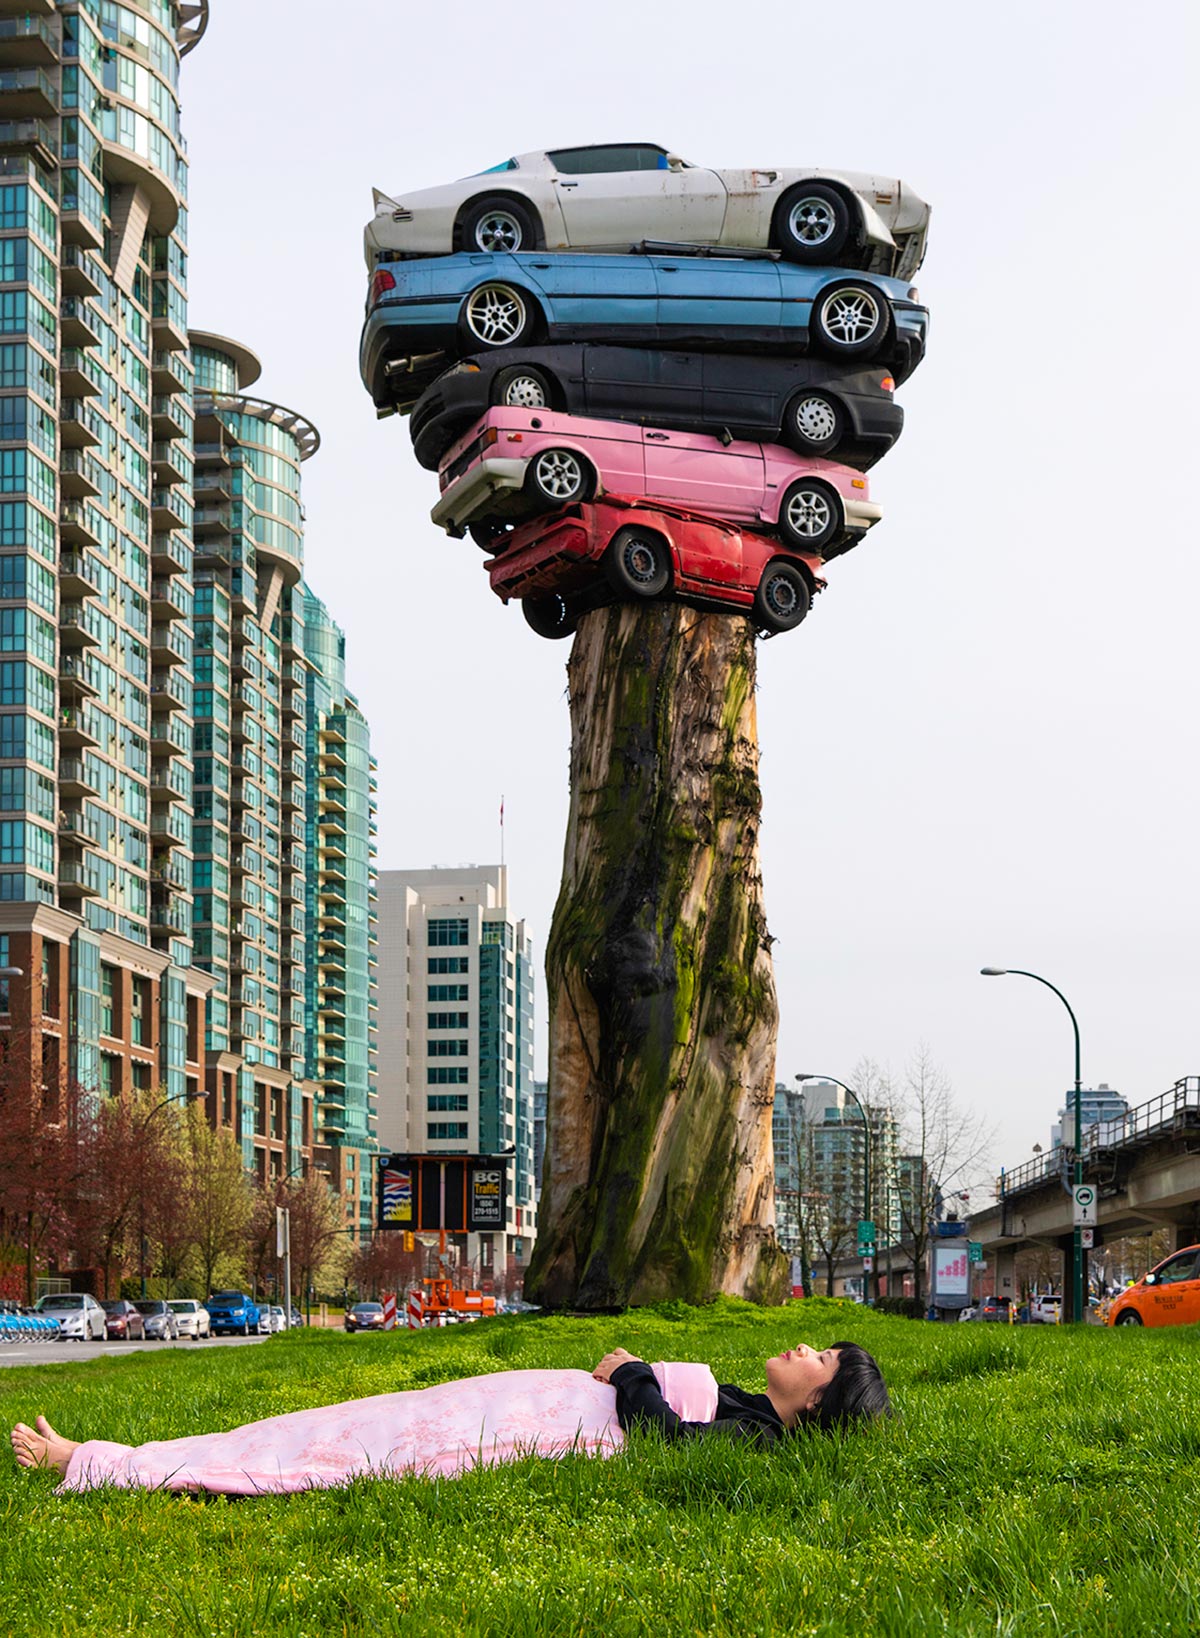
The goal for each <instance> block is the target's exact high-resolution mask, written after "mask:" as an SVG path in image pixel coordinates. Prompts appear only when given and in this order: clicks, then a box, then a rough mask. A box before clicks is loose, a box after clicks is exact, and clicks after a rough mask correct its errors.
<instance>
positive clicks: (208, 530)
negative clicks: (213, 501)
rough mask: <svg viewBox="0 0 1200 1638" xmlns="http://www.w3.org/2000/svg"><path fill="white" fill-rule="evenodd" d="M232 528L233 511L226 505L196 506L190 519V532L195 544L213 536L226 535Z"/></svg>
mask: <svg viewBox="0 0 1200 1638" xmlns="http://www.w3.org/2000/svg"><path fill="white" fill-rule="evenodd" d="M232 528H233V511H232V509H231V508H230V507H228V506H197V508H196V514H195V517H194V518H193V519H192V533H193V534H194V535H195V538H196V541H197V545H198V543H199V542H200V541H201V540H202V539H204V540H210V539H211V538H212V537H213V536H220V535H227V534H229V533H230V531H231V530H232Z"/></svg>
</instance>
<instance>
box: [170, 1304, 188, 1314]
mask: <svg viewBox="0 0 1200 1638" xmlns="http://www.w3.org/2000/svg"><path fill="white" fill-rule="evenodd" d="M167 1307H168V1308H169V1309H170V1310H171V1312H172V1313H173V1314H190V1313H191V1311H192V1307H193V1304H192V1303H190V1302H169V1303H168V1304H167Z"/></svg>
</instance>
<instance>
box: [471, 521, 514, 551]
mask: <svg viewBox="0 0 1200 1638" xmlns="http://www.w3.org/2000/svg"><path fill="white" fill-rule="evenodd" d="M508 532H509V528H508V524H507V523H486V522H485V523H468V524H467V533H468V534H469V535H470V537H471V539H472V540H473V541H474V542H475V544H476V546H478V547H479V549H480V551H483V552H492V553H496V552H498V551H499V550H500V542H501V541H502V540H503V539H504V537H505V536H506V535H507V534H508Z"/></svg>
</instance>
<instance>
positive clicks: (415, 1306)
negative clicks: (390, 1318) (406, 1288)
mask: <svg viewBox="0 0 1200 1638" xmlns="http://www.w3.org/2000/svg"><path fill="white" fill-rule="evenodd" d="M405 1318H406V1320H407V1322H408V1326H409V1329H410V1330H413V1331H419V1330H420V1328H421V1325H422V1323H423V1321H424V1314H423V1305H422V1303H421V1293H420V1291H419V1290H413V1291H410V1292H409V1293H408V1306H407V1308H406V1310H405Z"/></svg>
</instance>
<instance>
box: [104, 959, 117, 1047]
mask: <svg viewBox="0 0 1200 1638" xmlns="http://www.w3.org/2000/svg"><path fill="white" fill-rule="evenodd" d="M116 980H117V975H116V973H115V972H114V970H113V969H112V968H111V967H105V966H102V967H101V968H100V1033H101V1035H115V1034H116V1033H117V1029H116V989H117V982H116Z"/></svg>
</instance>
